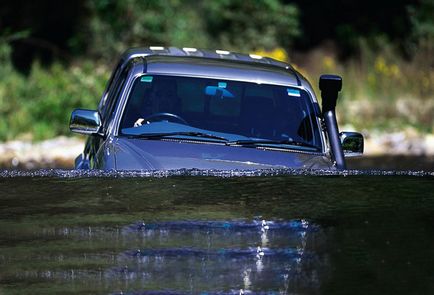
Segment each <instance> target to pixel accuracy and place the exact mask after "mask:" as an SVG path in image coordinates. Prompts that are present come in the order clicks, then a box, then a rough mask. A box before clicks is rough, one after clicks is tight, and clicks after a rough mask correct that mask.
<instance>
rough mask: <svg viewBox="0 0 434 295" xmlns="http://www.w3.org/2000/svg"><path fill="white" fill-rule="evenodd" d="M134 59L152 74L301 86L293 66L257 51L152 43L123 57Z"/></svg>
mask: <svg viewBox="0 0 434 295" xmlns="http://www.w3.org/2000/svg"><path fill="white" fill-rule="evenodd" d="M135 58H144V61H145V63H146V70H145V71H146V72H147V73H152V74H165V75H168V74H169V75H177V76H179V75H183V76H198V77H209V78H220V79H226V80H242V81H249V82H256V83H267V84H278V85H298V86H301V79H300V76H301V75H300V74H299V73H298V72H297V71H296V70H294V69H293V68H292V67H291V65H289V64H287V63H284V62H280V61H277V60H274V59H272V58H268V57H262V56H259V55H254V54H249V55H247V54H241V53H235V52H229V51H225V50H215V51H210V50H201V49H196V48H177V47H159V46H151V47H142V48H132V49H129V50H127V51H126V52H125V53H124V54H123V55H122V57H121V60H122V61H123V63H127V62H128V61H129V60H132V59H135ZM210 68H212V70H211V69H210Z"/></svg>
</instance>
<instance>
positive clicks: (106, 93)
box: [98, 60, 122, 114]
mask: <svg viewBox="0 0 434 295" xmlns="http://www.w3.org/2000/svg"><path fill="white" fill-rule="evenodd" d="M121 66H122V60H121V61H119V63H118V64H117V65H116V67H115V70H114V71H113V74H112V75H111V77H110V80H109V82H108V83H107V87H106V89H105V91H104V93H103V96H102V98H101V101H100V102H99V104H98V111H99V113H100V114H102V113H104V111H105V109H106V106H107V101H108V98H109V96H110V94H111V92H112V91H113V88H114V87H113V86H114V84H115V82H116V81H117V80H118V78H119V75H120V72H121Z"/></svg>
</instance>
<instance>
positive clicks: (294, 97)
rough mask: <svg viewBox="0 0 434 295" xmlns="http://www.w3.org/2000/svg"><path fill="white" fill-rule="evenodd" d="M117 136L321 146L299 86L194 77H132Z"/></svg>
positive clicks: (316, 128)
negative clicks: (133, 81)
mask: <svg viewBox="0 0 434 295" xmlns="http://www.w3.org/2000/svg"><path fill="white" fill-rule="evenodd" d="M155 123H158V124H155ZM120 134H122V135H127V136H140V137H142V138H146V137H147V135H148V137H149V138H154V139H156V138H158V137H162V136H176V137H177V138H179V137H186V136H187V137H191V136H195V137H197V136H199V137H202V138H201V140H203V141H207V140H208V141H216V140H217V141H218V140H219V139H220V140H227V141H230V142H231V143H234V142H235V143H237V142H239V143H240V144H244V143H247V142H249V141H250V142H249V143H252V142H257V143H258V144H261V145H273V144H275V145H276V144H279V145H285V144H291V143H297V145H298V146H305V147H310V149H312V148H314V149H315V150H317V151H318V150H321V140H320V136H319V130H318V126H317V121H316V118H315V114H314V111H313V105H312V102H311V100H310V98H309V96H308V94H307V93H306V92H305V91H304V90H301V89H297V88H293V87H287V86H276V85H266V84H257V83H249V82H240V81H228V80H217V79H208V78H196V77H178V76H163V75H161V76H159V75H144V76H141V77H139V78H137V80H136V81H135V83H134V86H133V89H132V91H131V93H130V96H129V99H128V102H127V105H126V108H125V111H124V114H123V116H122V120H121V124H120ZM149 135H151V136H152V137H151V136H149ZM213 137H214V138H213Z"/></svg>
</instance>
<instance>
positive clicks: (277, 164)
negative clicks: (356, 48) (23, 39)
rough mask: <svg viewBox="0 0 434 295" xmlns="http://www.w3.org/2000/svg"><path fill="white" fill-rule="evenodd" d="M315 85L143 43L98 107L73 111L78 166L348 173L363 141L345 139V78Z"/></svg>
mask: <svg viewBox="0 0 434 295" xmlns="http://www.w3.org/2000/svg"><path fill="white" fill-rule="evenodd" d="M319 86H320V90H321V95H322V111H321V109H320V107H319V104H318V100H317V98H316V96H315V93H314V91H313V89H312V87H311V85H310V84H309V82H308V81H307V80H306V79H305V78H304V77H303V76H302V75H301V74H300V73H299V72H297V71H296V70H295V69H294V68H293V67H291V66H290V65H289V64H287V63H283V62H280V61H277V60H274V59H271V58H266V57H262V56H258V55H253V54H250V55H245V54H239V53H234V52H229V51H223V50H216V51H207V50H199V49H196V48H175V47H146V48H134V49H130V50H127V51H126V52H125V53H124V54H123V55H122V56H121V58H120V61H119V63H118V65H117V66H116V68H115V70H114V71H113V74H112V76H111V78H110V80H109V83H108V86H107V88H106V90H105V92H104V93H103V96H102V98H101V101H100V103H99V106H98V109H97V110H84V109H76V110H74V111H73V112H72V115H71V120H70V129H71V131H73V132H77V133H81V134H87V135H89V136H88V138H87V141H86V144H85V148H84V151H83V153H82V154H81V155H79V156H78V157H77V159H76V161H75V166H76V168H77V169H104V170H109V169H117V170H172V169H181V168H187V169H192V168H196V169H219V170H220V169H221V170H229V169H231V170H232V169H239V170H251V169H270V168H295V169H298V168H301V169H346V164H345V157H347V156H358V155H361V154H362V153H363V136H362V135H361V134H359V133H356V132H342V133H339V130H338V126H337V122H336V115H335V107H336V100H337V97H338V92H339V91H340V90H341V87H342V79H341V78H340V77H339V76H335V75H323V76H321V78H320V85H319Z"/></svg>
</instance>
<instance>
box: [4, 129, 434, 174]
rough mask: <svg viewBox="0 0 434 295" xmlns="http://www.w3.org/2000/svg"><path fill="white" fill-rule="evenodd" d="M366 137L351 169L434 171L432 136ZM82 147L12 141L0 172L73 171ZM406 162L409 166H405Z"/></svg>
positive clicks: (79, 141)
mask: <svg viewBox="0 0 434 295" xmlns="http://www.w3.org/2000/svg"><path fill="white" fill-rule="evenodd" d="M364 136H365V153H364V157H362V158H358V159H351V160H350V161H349V166H351V167H349V168H354V169H356V168H375V167H376V168H378V169H417V170H434V135H432V134H428V135H422V134H419V133H417V132H416V131H414V130H413V129H406V130H404V131H401V132H394V133H387V134H385V133H381V132H364ZM83 147H84V138H82V137H65V136H60V137H56V138H52V139H49V140H44V141H40V142H31V141H26V140H13V141H9V142H4V143H0V168H6V169H38V168H67V169H69V168H73V167H74V160H75V157H77V156H78V155H79V154H80V153H81V152H82V151H83ZM380 159H383V160H380ZM399 159H400V160H399ZM405 159H406V160H407V161H408V163H404V162H405V161H406V160H405ZM379 161H380V162H382V163H379ZM394 162H395V163H394ZM398 162H399V163H398ZM376 165H377V166H376ZM406 167H408V168H406Z"/></svg>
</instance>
